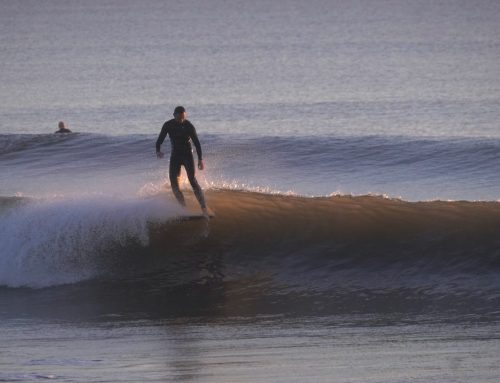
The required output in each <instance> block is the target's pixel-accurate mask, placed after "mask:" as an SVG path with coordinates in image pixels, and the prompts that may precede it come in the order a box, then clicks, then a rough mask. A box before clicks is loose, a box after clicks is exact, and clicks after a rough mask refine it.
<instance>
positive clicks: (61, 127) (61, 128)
mask: <svg viewBox="0 0 500 383" xmlns="http://www.w3.org/2000/svg"><path fill="white" fill-rule="evenodd" d="M58 126H59V130H57V131H56V132H55V133H71V130H69V129H68V128H66V124H65V123H64V121H59V125H58Z"/></svg>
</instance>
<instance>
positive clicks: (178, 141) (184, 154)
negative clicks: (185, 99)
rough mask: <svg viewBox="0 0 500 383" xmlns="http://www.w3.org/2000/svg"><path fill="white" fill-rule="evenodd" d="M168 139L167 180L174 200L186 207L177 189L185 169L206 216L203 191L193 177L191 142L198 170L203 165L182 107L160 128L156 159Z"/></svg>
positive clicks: (197, 141) (197, 142)
mask: <svg viewBox="0 0 500 383" xmlns="http://www.w3.org/2000/svg"><path fill="white" fill-rule="evenodd" d="M167 134H168V136H169V137H170V144H171V153H170V166H169V178H170V185H171V187H172V191H173V193H174V195H175V198H176V199H177V201H179V203H180V204H181V205H182V206H186V202H185V201H184V195H183V194H182V192H181V190H180V188H179V177H180V175H181V166H184V169H186V174H187V176H188V179H189V183H190V184H191V187H192V188H193V191H194V194H195V196H196V199H197V200H198V202H199V204H200V207H201V210H202V211H203V214H204V215H206V216H208V210H207V206H206V204H205V197H204V196H203V191H202V190H201V187H200V185H199V184H198V181H197V180H196V177H195V168H194V158H193V150H192V148H191V141H192V142H193V144H194V146H195V148H196V154H197V155H198V169H200V170H203V169H204V168H205V165H204V164H203V159H202V153H201V145H200V141H199V140H198V136H197V134H196V129H195V128H194V126H193V124H191V122H189V120H187V113H186V109H184V107H183V106H178V107H176V108H175V110H174V118H173V119H171V120H168V121H167V122H165V123H164V124H163V127H162V128H161V132H160V135H159V136H158V140H156V156H157V157H158V158H163V156H164V154H163V153H162V152H161V150H160V148H161V145H162V144H163V141H164V140H165V137H166V136H167Z"/></svg>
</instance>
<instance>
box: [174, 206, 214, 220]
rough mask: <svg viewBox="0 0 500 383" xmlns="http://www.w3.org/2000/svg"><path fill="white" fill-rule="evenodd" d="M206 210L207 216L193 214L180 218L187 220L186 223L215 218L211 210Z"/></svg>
mask: <svg viewBox="0 0 500 383" xmlns="http://www.w3.org/2000/svg"><path fill="white" fill-rule="evenodd" d="M207 210H208V214H202V213H201V214H200V213H193V214H189V215H184V216H182V217H180V218H181V219H183V220H187V221H193V220H197V219H212V218H215V213H214V212H213V211H212V209H210V208H208V209H207Z"/></svg>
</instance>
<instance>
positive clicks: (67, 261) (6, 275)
mask: <svg viewBox="0 0 500 383" xmlns="http://www.w3.org/2000/svg"><path fill="white" fill-rule="evenodd" d="M182 211H183V210H182V208H181V207H180V206H179V205H177V204H176V203H174V202H173V201H171V200H169V199H168V198H166V197H165V195H157V196H154V197H149V198H141V197H117V196H109V195H108V196H104V195H99V196H86V197H80V198H77V197H71V198H65V197H53V198H50V199H43V200H31V201H30V202H29V203H27V204H24V205H21V206H17V207H13V208H11V209H9V210H7V211H6V212H4V213H2V217H1V218H2V220H1V222H2V225H1V227H0V243H1V248H0V285H6V286H10V287H20V286H29V287H46V286H52V285H58V284H65V283H74V282H78V281H82V280H85V279H89V278H92V277H95V276H97V275H99V274H100V273H102V271H103V270H101V269H100V264H102V262H100V258H101V257H105V256H106V251H107V250H109V249H110V247H111V246H116V245H122V246H125V245H126V244H127V241H130V240H133V241H135V242H138V243H140V244H142V245H144V246H145V245H147V244H148V241H149V237H148V223H155V222H162V221H166V220H169V219H172V218H174V217H176V216H177V215H179V214H181V213H182Z"/></svg>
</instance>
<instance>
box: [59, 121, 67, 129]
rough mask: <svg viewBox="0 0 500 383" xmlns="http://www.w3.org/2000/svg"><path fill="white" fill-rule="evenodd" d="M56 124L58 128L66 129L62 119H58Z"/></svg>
mask: <svg viewBox="0 0 500 383" xmlns="http://www.w3.org/2000/svg"><path fill="white" fill-rule="evenodd" d="M57 126H58V127H59V129H66V124H65V123H64V121H59V124H58V125H57Z"/></svg>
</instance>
